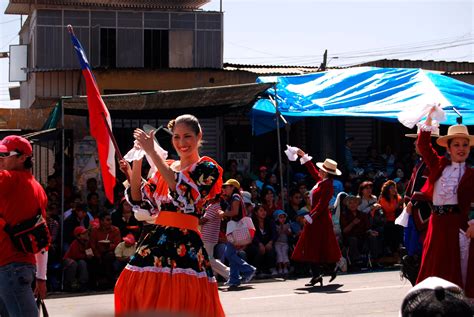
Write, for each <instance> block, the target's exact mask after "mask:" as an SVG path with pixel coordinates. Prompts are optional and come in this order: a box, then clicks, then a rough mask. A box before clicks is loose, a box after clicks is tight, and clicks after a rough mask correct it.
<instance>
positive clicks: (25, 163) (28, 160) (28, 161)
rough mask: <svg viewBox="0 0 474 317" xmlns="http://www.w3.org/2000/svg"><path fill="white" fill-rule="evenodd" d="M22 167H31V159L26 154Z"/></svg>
mask: <svg viewBox="0 0 474 317" xmlns="http://www.w3.org/2000/svg"><path fill="white" fill-rule="evenodd" d="M23 167H24V168H25V169H27V170H29V169H32V168H33V159H32V157H31V156H28V157H27V158H26V160H25V161H24V162H23Z"/></svg>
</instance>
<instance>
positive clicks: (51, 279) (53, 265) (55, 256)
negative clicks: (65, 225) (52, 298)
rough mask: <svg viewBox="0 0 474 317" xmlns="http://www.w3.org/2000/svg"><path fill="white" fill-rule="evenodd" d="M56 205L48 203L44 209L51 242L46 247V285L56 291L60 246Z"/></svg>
mask: <svg viewBox="0 0 474 317" xmlns="http://www.w3.org/2000/svg"><path fill="white" fill-rule="evenodd" d="M57 210H58V206H57V204H56V203H48V207H47V209H46V223H47V225H48V229H49V233H50V234H51V243H50V245H49V249H48V269H47V285H48V289H50V290H53V291H56V290H60V289H61V275H62V274H61V253H62V252H61V246H60V244H59V243H60V241H59V240H60V239H58V237H59V223H58V221H56V219H55V218H56V216H57Z"/></svg>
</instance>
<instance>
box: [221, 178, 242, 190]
mask: <svg viewBox="0 0 474 317" xmlns="http://www.w3.org/2000/svg"><path fill="white" fill-rule="evenodd" d="M229 185H232V186H234V187H235V188H237V189H240V183H239V181H238V180H236V179H233V178H229V179H228V180H227V181H226V182H225V183H224V184H222V186H229Z"/></svg>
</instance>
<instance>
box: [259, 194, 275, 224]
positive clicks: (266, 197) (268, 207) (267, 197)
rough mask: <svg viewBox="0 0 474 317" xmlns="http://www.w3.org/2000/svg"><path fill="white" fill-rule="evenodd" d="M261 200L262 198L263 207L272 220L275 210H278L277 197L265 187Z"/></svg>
mask: <svg viewBox="0 0 474 317" xmlns="http://www.w3.org/2000/svg"><path fill="white" fill-rule="evenodd" d="M260 198H261V203H262V207H263V208H264V209H265V211H266V212H267V214H266V216H267V217H269V218H271V217H272V216H273V213H274V212H275V210H277V209H278V207H277V205H276V202H275V195H274V193H273V191H272V190H271V189H270V188H268V187H264V188H263V189H262V193H261V196H260Z"/></svg>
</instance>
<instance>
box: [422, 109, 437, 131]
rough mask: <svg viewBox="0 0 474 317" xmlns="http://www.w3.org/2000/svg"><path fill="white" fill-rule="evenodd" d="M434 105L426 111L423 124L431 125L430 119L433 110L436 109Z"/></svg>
mask: <svg viewBox="0 0 474 317" xmlns="http://www.w3.org/2000/svg"><path fill="white" fill-rule="evenodd" d="M436 107H437V105H434V106H433V107H431V109H430V111H429V112H428V116H427V117H426V121H425V124H426V125H428V126H430V125H431V121H432V118H431V117H432V116H433V112H435V111H436Z"/></svg>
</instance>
